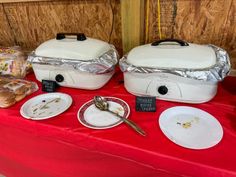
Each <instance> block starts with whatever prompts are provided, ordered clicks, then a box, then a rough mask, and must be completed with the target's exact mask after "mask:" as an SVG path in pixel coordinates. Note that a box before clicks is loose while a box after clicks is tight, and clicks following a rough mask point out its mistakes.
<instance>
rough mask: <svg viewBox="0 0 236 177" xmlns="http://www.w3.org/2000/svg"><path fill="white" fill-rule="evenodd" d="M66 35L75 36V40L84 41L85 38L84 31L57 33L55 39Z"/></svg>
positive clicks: (63, 37) (60, 38)
mask: <svg viewBox="0 0 236 177" xmlns="http://www.w3.org/2000/svg"><path fill="white" fill-rule="evenodd" d="M66 36H76V38H77V41H84V40H86V39H87V38H86V36H85V34H84V33H57V36H56V39H57V40H62V39H65V38H66Z"/></svg>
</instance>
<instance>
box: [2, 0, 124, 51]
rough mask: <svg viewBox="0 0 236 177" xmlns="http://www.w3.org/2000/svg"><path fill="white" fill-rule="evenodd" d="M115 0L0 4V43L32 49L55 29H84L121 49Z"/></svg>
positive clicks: (68, 30) (85, 31) (76, 30)
mask: <svg viewBox="0 0 236 177" xmlns="http://www.w3.org/2000/svg"><path fill="white" fill-rule="evenodd" d="M120 8H121V7H120V1H119V0H111V1H110V0H67V1H58V0H56V1H52V2H23V3H3V4H0V19H1V23H0V25H1V26H0V45H20V46H22V47H23V48H24V49H26V50H32V49H35V48H36V47H37V46H38V45H39V44H40V43H42V42H43V41H45V40H48V39H51V38H54V37H55V35H56V33H58V32H84V33H85V34H86V35H87V36H90V37H94V38H98V39H102V40H104V41H108V42H109V41H110V42H111V43H113V44H115V46H116V47H117V48H118V50H119V51H120V52H121V51H122V40H121V38H122V37H121V27H120V26H121V16H120V11H121V10H120Z"/></svg>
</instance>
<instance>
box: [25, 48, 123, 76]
mask: <svg viewBox="0 0 236 177" xmlns="http://www.w3.org/2000/svg"><path fill="white" fill-rule="evenodd" d="M118 58H119V55H118V52H117V51H116V49H115V47H114V46H112V45H111V49H110V50H109V51H107V52H106V53H104V54H103V55H101V56H100V57H98V58H95V59H91V60H78V59H65V58H51V57H43V56H37V55H36V54H35V52H32V53H31V54H30V55H29V57H28V61H29V62H30V63H32V64H40V65H53V66H58V67H62V68H65V69H74V70H78V71H80V72H89V73H92V74H104V73H109V72H111V71H113V70H114V68H115V65H116V64H117V62H118Z"/></svg>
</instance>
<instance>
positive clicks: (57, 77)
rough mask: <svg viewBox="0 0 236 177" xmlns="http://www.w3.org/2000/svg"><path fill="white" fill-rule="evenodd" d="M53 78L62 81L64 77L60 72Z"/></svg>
mask: <svg viewBox="0 0 236 177" xmlns="http://www.w3.org/2000/svg"><path fill="white" fill-rule="evenodd" d="M55 80H56V81H57V82H63V81H64V77H63V76H62V75H61V74H58V75H56V77H55Z"/></svg>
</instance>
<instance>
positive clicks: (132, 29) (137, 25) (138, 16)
mask: <svg viewBox="0 0 236 177" xmlns="http://www.w3.org/2000/svg"><path fill="white" fill-rule="evenodd" d="M121 26H122V45H123V53H127V52H128V51H129V50H130V49H132V48H133V47H135V46H138V45H140V44H142V43H143V40H144V39H143V38H144V0H121Z"/></svg>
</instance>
